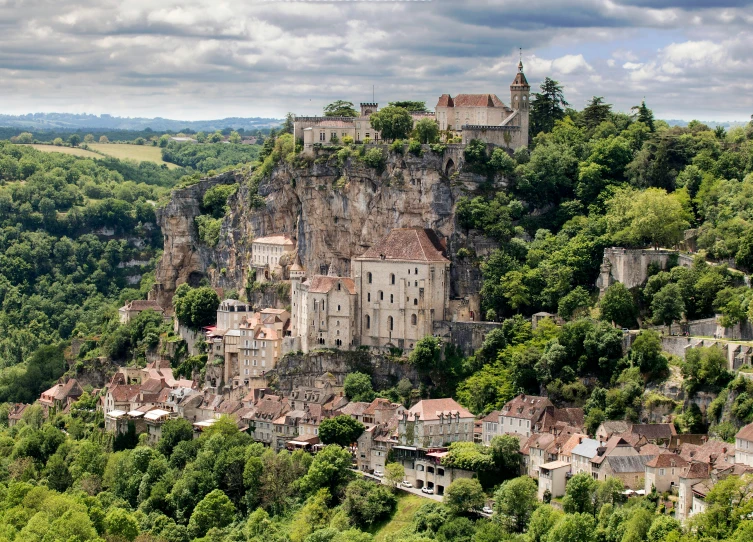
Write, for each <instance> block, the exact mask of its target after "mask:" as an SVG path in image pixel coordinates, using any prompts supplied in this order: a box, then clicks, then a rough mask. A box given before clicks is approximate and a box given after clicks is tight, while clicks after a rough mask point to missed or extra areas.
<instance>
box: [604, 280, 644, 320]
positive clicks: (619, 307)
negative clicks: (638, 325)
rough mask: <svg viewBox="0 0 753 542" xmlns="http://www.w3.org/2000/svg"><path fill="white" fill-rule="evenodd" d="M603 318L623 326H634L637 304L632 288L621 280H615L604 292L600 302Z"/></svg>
mask: <svg viewBox="0 0 753 542" xmlns="http://www.w3.org/2000/svg"><path fill="white" fill-rule="evenodd" d="M599 306H600V307H601V318H602V319H603V320H606V321H607V322H614V323H615V324H617V325H618V326H621V327H628V328H629V327H634V326H635V316H636V313H637V311H636V306H635V301H633V296H632V294H631V293H630V290H628V289H627V288H625V285H624V284H622V283H621V282H615V283H614V284H612V285H611V286H609V288H607V289H606V291H605V292H604V296H603V297H602V298H601V301H600V302H599Z"/></svg>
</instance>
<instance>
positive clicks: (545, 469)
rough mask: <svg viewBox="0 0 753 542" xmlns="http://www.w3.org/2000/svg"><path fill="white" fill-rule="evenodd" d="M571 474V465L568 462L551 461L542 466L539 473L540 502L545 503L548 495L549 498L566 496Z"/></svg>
mask: <svg viewBox="0 0 753 542" xmlns="http://www.w3.org/2000/svg"><path fill="white" fill-rule="evenodd" d="M569 474H570V463H567V462H566V461H551V462H549V463H544V464H542V465H540V466H539V472H538V481H539V493H538V495H539V500H540V501H543V500H544V497H545V496H547V494H548V497H549V498H556V497H561V496H562V495H564V494H565V486H566V485H567V478H568V476H569Z"/></svg>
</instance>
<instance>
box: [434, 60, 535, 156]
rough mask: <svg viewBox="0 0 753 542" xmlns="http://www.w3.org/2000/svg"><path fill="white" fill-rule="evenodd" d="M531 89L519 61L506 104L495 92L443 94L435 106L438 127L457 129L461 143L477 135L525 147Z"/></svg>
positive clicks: (496, 141) (476, 137) (493, 142)
mask: <svg viewBox="0 0 753 542" xmlns="http://www.w3.org/2000/svg"><path fill="white" fill-rule="evenodd" d="M530 92H531V86H530V85H529V84H528V81H527V80H526V76H525V74H524V73H523V62H522V61H521V62H520V63H519V64H518V73H517V74H516V75H515V79H514V80H513V82H512V84H511V85H510V106H509V107H508V106H506V105H505V104H504V103H503V102H502V100H500V99H499V98H498V97H497V95H496V94H458V95H457V96H455V98H453V97H452V96H450V95H449V94H443V95H442V96H440V98H439V101H438V102H437V106H436V108H435V110H436V119H437V122H438V124H439V129H440V130H450V131H455V132H458V133H460V134H461V135H462V138H463V143H464V144H468V143H469V142H470V141H471V140H473V139H480V140H481V141H484V142H486V143H492V144H494V145H497V146H499V147H504V148H507V149H511V150H514V149H517V148H518V147H527V146H528V127H529V115H530V108H529V97H530Z"/></svg>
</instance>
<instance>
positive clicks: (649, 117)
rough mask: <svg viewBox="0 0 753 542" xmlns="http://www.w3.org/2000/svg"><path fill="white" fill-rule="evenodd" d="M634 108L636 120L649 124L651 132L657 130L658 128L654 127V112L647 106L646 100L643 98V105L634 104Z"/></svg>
mask: <svg viewBox="0 0 753 542" xmlns="http://www.w3.org/2000/svg"><path fill="white" fill-rule="evenodd" d="M632 110H633V112H634V116H635V120H636V121H638V122H642V123H643V124H645V125H646V126H648V129H649V130H650V131H651V132H654V131H655V130H656V128H655V127H654V112H653V111H651V110H650V109H649V108H648V107H647V106H646V100H643V101H642V102H641V105H636V106H633V108H632Z"/></svg>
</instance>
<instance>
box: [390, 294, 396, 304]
mask: <svg viewBox="0 0 753 542" xmlns="http://www.w3.org/2000/svg"><path fill="white" fill-rule="evenodd" d="M394 302H395V295H394V294H390V303H394Z"/></svg>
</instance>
